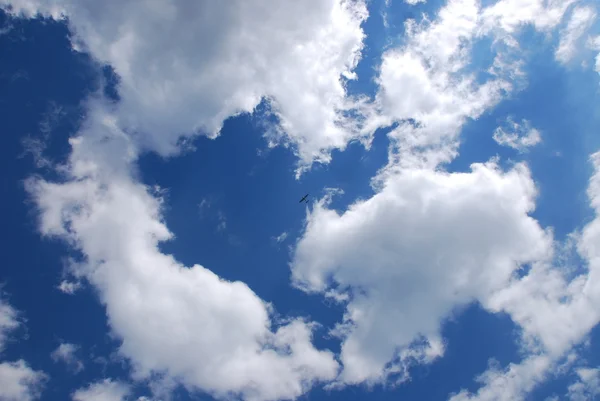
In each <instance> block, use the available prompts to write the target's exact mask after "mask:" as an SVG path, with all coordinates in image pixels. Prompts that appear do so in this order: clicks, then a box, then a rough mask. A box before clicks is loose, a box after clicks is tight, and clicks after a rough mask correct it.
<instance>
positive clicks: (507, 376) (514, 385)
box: [449, 355, 551, 401]
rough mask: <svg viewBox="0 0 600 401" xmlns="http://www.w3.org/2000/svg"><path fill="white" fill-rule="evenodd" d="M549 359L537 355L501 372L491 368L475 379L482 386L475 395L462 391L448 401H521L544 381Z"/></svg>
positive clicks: (495, 367)
mask: <svg viewBox="0 0 600 401" xmlns="http://www.w3.org/2000/svg"><path fill="white" fill-rule="evenodd" d="M550 364H551V362H550V359H549V358H548V357H545V356H541V355H537V356H532V357H529V358H528V359H526V360H524V361H523V362H521V363H519V364H512V363H511V364H510V365H509V366H508V368H507V369H504V370H501V369H500V368H498V367H497V366H492V367H491V368H490V369H489V370H487V371H486V372H485V373H483V374H482V375H481V376H479V377H478V378H477V381H478V382H480V383H482V384H483V385H484V386H483V387H482V388H481V389H480V390H479V391H478V392H477V394H476V395H472V394H469V393H468V392H467V391H465V390H463V391H461V392H460V393H458V394H456V395H454V396H452V397H450V400H449V401H469V400H477V401H514V400H521V399H523V398H524V396H525V395H526V394H527V393H528V392H530V391H531V390H533V388H534V387H535V386H536V385H537V384H539V383H540V382H542V381H543V380H544V379H545V376H546V374H547V372H548V369H549V367H550Z"/></svg>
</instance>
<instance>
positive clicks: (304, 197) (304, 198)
mask: <svg viewBox="0 0 600 401" xmlns="http://www.w3.org/2000/svg"><path fill="white" fill-rule="evenodd" d="M306 198H308V194H306V195H304V196H303V197H302V199H300V203H302V202H306V203H308V199H306Z"/></svg>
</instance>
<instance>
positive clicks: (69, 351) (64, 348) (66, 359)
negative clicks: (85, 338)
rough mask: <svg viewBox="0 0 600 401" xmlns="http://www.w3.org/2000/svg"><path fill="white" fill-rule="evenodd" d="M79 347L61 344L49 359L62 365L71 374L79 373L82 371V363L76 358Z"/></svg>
mask: <svg viewBox="0 0 600 401" xmlns="http://www.w3.org/2000/svg"><path fill="white" fill-rule="evenodd" d="M78 350H79V346H78V345H75V344H71V343H61V344H60V345H59V346H58V347H57V348H56V349H55V350H54V351H52V353H51V354H50V357H51V358H52V360H54V362H62V363H64V364H65V365H66V366H67V367H68V369H69V370H71V371H72V372H73V373H79V372H81V371H82V370H83V369H84V365H83V362H82V361H81V360H80V359H79V358H78V357H77V351H78Z"/></svg>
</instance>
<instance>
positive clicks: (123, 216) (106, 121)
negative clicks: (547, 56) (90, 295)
mask: <svg viewBox="0 0 600 401" xmlns="http://www.w3.org/2000/svg"><path fill="white" fill-rule="evenodd" d="M89 118H90V120H89V121H88V123H87V125H86V127H85V128H84V130H83V131H82V132H81V133H80V134H81V135H80V136H79V137H77V138H76V139H73V140H72V141H71V143H72V146H73V151H72V154H71V157H70V161H69V164H68V165H67V166H65V167H64V169H63V170H64V171H65V174H67V177H66V178H68V180H67V181H66V182H65V183H61V184H57V183H51V182H46V181H43V180H37V179H32V180H30V181H29V182H28V189H29V191H30V193H31V194H32V196H33V197H34V198H35V200H36V201H37V203H38V205H39V207H40V229H41V231H42V233H43V234H45V235H50V236H58V237H61V238H64V239H65V240H66V241H68V242H70V243H71V244H72V245H73V246H75V247H77V248H78V249H80V250H81V252H82V253H83V254H84V255H85V260H84V261H82V262H80V263H79V264H78V267H77V268H78V272H79V274H80V275H82V276H84V277H86V278H87V279H88V280H89V281H90V282H91V283H92V284H93V285H94V286H95V287H96V288H98V290H99V292H100V296H101V299H102V302H103V303H104V304H105V306H106V309H107V313H108V319H109V323H110V326H111V328H112V330H113V332H114V334H116V335H117V336H118V337H119V338H121V340H122V343H121V346H120V352H121V353H122V355H124V356H126V357H128V358H130V360H131V362H132V365H133V367H134V377H135V378H139V379H143V378H147V377H151V376H152V375H153V374H154V373H157V374H164V375H167V377H174V378H178V379H179V380H180V381H181V383H182V384H184V385H185V386H187V387H188V388H190V389H192V390H193V389H194V388H196V389H202V390H205V391H208V392H211V393H213V394H215V395H216V396H225V395H227V394H230V393H238V394H243V396H244V397H245V398H246V399H249V400H274V399H282V398H293V397H297V396H299V395H301V394H302V393H303V392H304V391H306V390H307V389H308V388H310V387H311V385H312V384H313V383H314V382H316V381H319V380H329V379H331V378H333V377H334V376H335V374H336V372H337V368H338V366H337V362H336V361H335V360H334V358H333V355H332V354H331V353H330V352H326V351H319V350H317V349H315V348H314V347H313V346H312V344H311V324H309V323H306V322H304V321H302V320H300V319H295V320H292V321H290V322H288V323H287V324H284V325H278V327H275V325H276V322H272V320H271V317H270V311H271V307H270V305H268V304H266V303H265V302H264V301H262V300H261V299H260V298H259V297H258V296H257V295H256V294H255V293H254V292H252V290H251V289H250V288H248V286H246V285H245V284H243V283H241V282H228V281H225V280H223V279H221V278H220V277H218V276H217V275H215V274H214V273H213V272H211V271H210V270H208V269H206V268H205V267H203V266H200V265H195V266H191V267H188V266H183V265H181V264H180V263H178V262H177V261H176V260H175V259H174V258H173V257H172V256H170V255H165V254H163V253H161V252H160V251H159V249H158V243H159V241H165V240H168V239H170V238H171V236H172V235H171V233H170V232H169V230H168V229H167V227H166V226H165V225H164V223H163V222H162V220H161V199H160V196H159V195H158V194H153V193H151V192H150V190H149V189H148V188H146V187H144V186H143V185H142V184H139V183H137V182H135V181H134V180H133V178H132V176H131V172H130V170H129V169H130V168H131V166H130V164H128V162H127V157H128V155H129V153H128V151H127V149H128V138H127V137H126V136H125V135H124V134H123V133H122V132H121V131H119V130H118V129H117V128H116V127H115V126H114V124H113V122H114V120H113V119H112V117H111V116H107V115H101V114H92V115H91V116H90V117H89ZM119 152H120V153H119ZM119 163H120V164H119ZM198 361H202V362H201V363H199V362H198Z"/></svg>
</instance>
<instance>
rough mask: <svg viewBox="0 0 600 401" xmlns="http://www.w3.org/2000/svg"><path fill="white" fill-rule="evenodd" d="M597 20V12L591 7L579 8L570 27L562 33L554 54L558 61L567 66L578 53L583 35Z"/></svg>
mask: <svg viewBox="0 0 600 401" xmlns="http://www.w3.org/2000/svg"><path fill="white" fill-rule="evenodd" d="M595 19H596V10H594V8H593V7H590V6H582V7H577V8H575V9H574V10H573V13H572V14H571V19H569V23H568V25H567V26H566V27H565V28H564V29H562V30H561V31H560V42H559V44H558V48H557V49H556V52H555V53H554V56H555V58H556V60H558V61H559V62H561V63H563V64H566V63H568V62H569V61H570V60H571V59H572V58H573V57H574V56H575V53H576V52H577V49H576V46H577V43H578V42H579V39H580V38H581V37H582V36H583V34H584V33H585V32H586V31H587V30H588V29H589V28H590V27H591V26H592V24H593V23H594V20H595Z"/></svg>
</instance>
